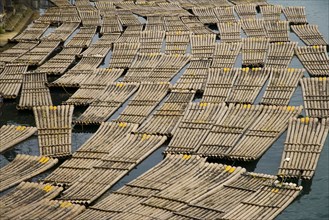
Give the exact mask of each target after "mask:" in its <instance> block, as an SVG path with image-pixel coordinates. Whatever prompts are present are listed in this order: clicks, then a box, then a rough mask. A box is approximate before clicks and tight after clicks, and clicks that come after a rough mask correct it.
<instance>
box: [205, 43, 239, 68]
mask: <svg viewBox="0 0 329 220" xmlns="http://www.w3.org/2000/svg"><path fill="white" fill-rule="evenodd" d="M241 47H242V44H241V43H216V44H215V51H214V55H213V57H212V59H213V60H212V64H211V67H214V68H233V66H234V64H235V62H236V59H237V57H238V55H239V53H240V50H241Z"/></svg>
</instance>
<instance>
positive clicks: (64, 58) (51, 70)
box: [37, 47, 82, 75]
mask: <svg viewBox="0 0 329 220" xmlns="http://www.w3.org/2000/svg"><path fill="white" fill-rule="evenodd" d="M81 51H82V48H80V47H67V48H64V49H63V50H62V51H61V52H60V53H58V54H57V55H56V56H54V57H53V58H51V59H50V60H48V61H46V62H45V63H44V64H42V65H41V66H40V67H38V69H37V71H38V72H40V73H47V74H48V75H61V74H63V73H64V72H65V71H66V70H67V69H68V68H69V67H70V66H71V65H72V64H73V62H74V61H75V58H76V56H77V55H79V54H80V53H81Z"/></svg>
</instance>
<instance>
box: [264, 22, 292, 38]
mask: <svg viewBox="0 0 329 220" xmlns="http://www.w3.org/2000/svg"><path fill="white" fill-rule="evenodd" d="M265 29H266V34H267V37H268V38H269V39H270V42H285V41H289V24H288V22H287V21H268V22H265Z"/></svg>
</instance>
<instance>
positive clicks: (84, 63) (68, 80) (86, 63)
mask: <svg viewBox="0 0 329 220" xmlns="http://www.w3.org/2000/svg"><path fill="white" fill-rule="evenodd" d="M103 59H104V57H103V56H99V57H98V56H94V57H82V59H81V60H80V61H79V63H77V64H76V65H75V66H74V67H73V68H72V69H70V70H69V71H67V72H66V73H65V74H64V75H62V76H61V77H60V78H58V79H57V80H55V81H54V82H52V83H50V84H49V86H62V87H79V86H80V84H81V83H82V82H83V81H84V80H85V78H86V77H88V76H90V75H92V74H93V73H94V71H95V70H96V69H97V67H98V66H99V65H100V64H101V63H102V62H103Z"/></svg>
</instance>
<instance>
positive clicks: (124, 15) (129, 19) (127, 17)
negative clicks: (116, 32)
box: [116, 9, 141, 26]
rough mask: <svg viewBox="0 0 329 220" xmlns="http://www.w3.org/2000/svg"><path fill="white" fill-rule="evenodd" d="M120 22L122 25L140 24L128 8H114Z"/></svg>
mask: <svg viewBox="0 0 329 220" xmlns="http://www.w3.org/2000/svg"><path fill="white" fill-rule="evenodd" d="M116 13H117V15H118V18H119V20H120V23H121V24H122V25H124V26H132V25H140V24H141V23H140V22H139V20H138V19H137V17H135V16H134V14H133V13H132V12H131V11H130V10H125V9H118V10H116Z"/></svg>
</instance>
